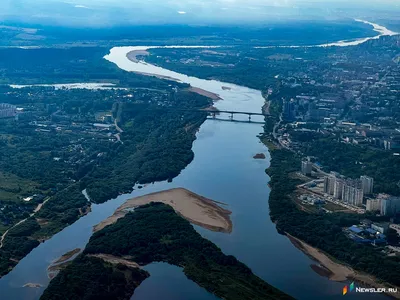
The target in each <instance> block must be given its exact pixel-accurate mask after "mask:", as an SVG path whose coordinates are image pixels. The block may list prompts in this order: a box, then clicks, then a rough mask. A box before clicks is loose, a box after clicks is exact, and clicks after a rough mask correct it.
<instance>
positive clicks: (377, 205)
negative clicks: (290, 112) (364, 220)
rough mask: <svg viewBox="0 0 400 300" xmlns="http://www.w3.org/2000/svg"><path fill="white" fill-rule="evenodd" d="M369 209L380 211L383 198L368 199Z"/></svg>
mask: <svg viewBox="0 0 400 300" xmlns="http://www.w3.org/2000/svg"><path fill="white" fill-rule="evenodd" d="M366 209H367V211H378V210H379V211H380V210H381V200H380V199H367V207H366Z"/></svg>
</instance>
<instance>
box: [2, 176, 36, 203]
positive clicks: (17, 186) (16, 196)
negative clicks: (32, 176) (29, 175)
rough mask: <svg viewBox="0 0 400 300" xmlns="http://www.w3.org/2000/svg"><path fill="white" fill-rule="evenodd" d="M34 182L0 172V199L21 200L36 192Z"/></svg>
mask: <svg viewBox="0 0 400 300" xmlns="http://www.w3.org/2000/svg"><path fill="white" fill-rule="evenodd" d="M37 186H38V184H37V183H36V182H33V181H30V180H26V179H23V178H20V177H18V176H15V175H13V174H10V173H3V172H0V201H13V202H16V201H22V198H24V197H28V196H31V195H33V194H35V193H37V192H38V190H37Z"/></svg>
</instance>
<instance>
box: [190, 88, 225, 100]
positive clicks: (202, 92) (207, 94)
mask: <svg viewBox="0 0 400 300" xmlns="http://www.w3.org/2000/svg"><path fill="white" fill-rule="evenodd" d="M188 90H189V91H191V92H193V93H196V94H199V95H202V96H205V97H208V98H211V99H212V100H214V101H217V100H221V99H222V98H221V97H220V96H219V95H218V94H216V93H212V92H209V91H206V90H203V89H201V88H197V87H190V88H189V89H188Z"/></svg>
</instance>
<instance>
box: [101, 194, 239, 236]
mask: <svg viewBox="0 0 400 300" xmlns="http://www.w3.org/2000/svg"><path fill="white" fill-rule="evenodd" d="M151 202H160V203H164V204H168V205H170V206H171V207H172V208H173V209H174V210H175V212H176V213H178V214H179V215H180V216H182V217H183V218H185V219H186V220H188V221H189V222H191V223H193V224H196V225H199V226H201V227H203V228H206V229H209V230H212V231H218V232H225V233H230V232H232V221H231V219H230V214H231V212H230V211H229V210H226V209H224V208H222V207H221V206H220V205H219V204H222V203H218V202H216V201H213V200H211V199H208V198H205V197H203V196H200V195H198V194H195V193H193V192H191V191H189V190H186V189H184V188H175V189H170V190H165V191H161V192H158V193H151V194H147V195H144V196H140V197H136V198H133V199H129V200H127V201H126V202H125V203H124V204H123V205H121V206H120V207H119V208H118V209H117V210H116V211H115V213H114V214H113V215H112V216H111V217H109V218H107V219H106V220H104V221H103V222H101V223H100V224H98V225H96V226H95V227H94V231H95V232H96V231H99V230H101V229H103V228H104V227H106V226H107V225H111V224H113V223H115V222H116V221H117V220H118V219H120V218H123V217H124V216H125V215H126V214H127V213H128V212H129V211H130V210H132V209H133V208H135V207H139V206H142V205H145V204H149V203H151Z"/></svg>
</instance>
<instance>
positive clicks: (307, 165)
mask: <svg viewBox="0 0 400 300" xmlns="http://www.w3.org/2000/svg"><path fill="white" fill-rule="evenodd" d="M312 166H313V164H312V162H310V161H302V162H301V173H303V174H304V175H306V176H310V175H311V172H312Z"/></svg>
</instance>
